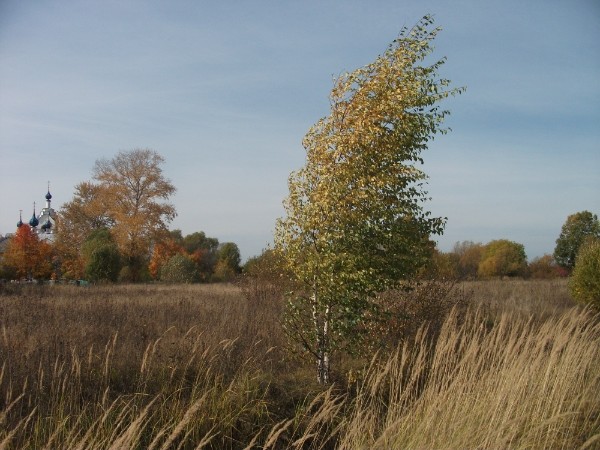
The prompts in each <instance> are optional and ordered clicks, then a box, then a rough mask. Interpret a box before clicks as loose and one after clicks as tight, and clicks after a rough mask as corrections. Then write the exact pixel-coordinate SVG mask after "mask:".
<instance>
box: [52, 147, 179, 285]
mask: <svg viewBox="0 0 600 450" xmlns="http://www.w3.org/2000/svg"><path fill="white" fill-rule="evenodd" d="M163 163H164V158H163V157H162V156H161V155H159V154H158V153H157V152H155V151H154V150H150V149H134V150H130V151H121V152H119V153H118V154H117V155H116V156H115V157H114V158H112V159H100V160H98V161H96V164H95V166H94V168H93V180H92V181H91V182H90V181H85V182H82V183H80V184H79V185H78V186H77V187H76V189H75V195H74V198H73V200H72V201H71V202H68V203H66V204H65V205H64V206H63V207H62V209H61V217H62V218H64V219H63V221H61V227H60V230H59V234H60V235H61V236H60V237H59V241H60V242H62V243H64V244H65V245H66V247H68V246H69V243H70V244H71V246H72V244H73V243H74V244H76V248H81V245H82V244H83V242H84V241H85V239H86V238H87V237H88V236H89V235H90V233H91V232H92V231H93V230H96V229H100V228H107V229H109V230H110V233H111V235H112V236H113V238H114V240H115V242H116V244H117V246H118V249H119V252H120V253H121V254H122V255H123V257H124V260H125V261H124V262H125V264H126V265H127V266H128V273H130V275H131V278H132V279H133V280H136V279H138V278H139V276H140V271H141V267H142V266H143V265H145V260H146V259H147V258H148V256H149V252H150V248H151V244H152V242H153V241H154V240H160V238H161V236H162V235H165V234H166V233H167V232H168V229H167V225H168V223H169V222H171V221H172V220H173V218H174V217H175V215H176V212H175V208H174V206H173V205H172V204H170V203H168V199H169V197H170V196H171V195H172V194H173V193H174V192H175V187H174V186H173V184H172V183H171V182H170V181H169V180H168V179H166V178H165V177H164V175H163V172H162V164H163ZM65 250H67V249H66V248H65ZM65 253H68V251H65ZM68 256H69V257H70V258H72V259H73V260H77V258H78V257H79V255H77V254H75V255H68Z"/></svg>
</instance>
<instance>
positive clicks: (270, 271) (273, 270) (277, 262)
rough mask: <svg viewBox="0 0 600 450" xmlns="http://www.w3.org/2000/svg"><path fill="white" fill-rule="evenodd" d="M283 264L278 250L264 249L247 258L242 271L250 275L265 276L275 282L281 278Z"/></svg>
mask: <svg viewBox="0 0 600 450" xmlns="http://www.w3.org/2000/svg"><path fill="white" fill-rule="evenodd" d="M284 266H285V263H284V261H283V260H282V258H281V255H280V254H279V253H278V252H276V251H274V250H273V249H266V250H263V252H262V253H261V254H260V255H258V256H253V257H251V258H248V260H247V261H246V263H245V264H244V266H243V267H242V272H243V273H244V275H248V276H250V277H256V278H265V279H268V280H272V281H273V282H275V280H280V279H281V278H282V276H283V271H284ZM278 282H279V281H278Z"/></svg>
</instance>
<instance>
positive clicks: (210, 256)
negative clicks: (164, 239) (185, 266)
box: [182, 231, 219, 281]
mask: <svg viewBox="0 0 600 450" xmlns="http://www.w3.org/2000/svg"><path fill="white" fill-rule="evenodd" d="M182 245H183V248H184V249H185V251H186V252H187V254H188V255H190V258H191V259H192V260H193V261H194V262H195V263H196V265H197V266H198V271H199V274H200V279H201V280H202V281H210V279H211V277H212V275H213V273H214V271H215V265H216V263H217V253H218V249H219V240H218V239H216V238H211V237H207V236H206V234H205V233H204V232H203V231H197V232H194V233H191V234H188V235H186V236H185V237H184V238H183V242H182Z"/></svg>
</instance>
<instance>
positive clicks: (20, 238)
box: [3, 223, 53, 279]
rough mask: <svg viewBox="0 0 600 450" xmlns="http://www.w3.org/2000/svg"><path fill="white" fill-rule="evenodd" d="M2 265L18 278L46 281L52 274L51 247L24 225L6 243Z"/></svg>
mask: <svg viewBox="0 0 600 450" xmlns="http://www.w3.org/2000/svg"><path fill="white" fill-rule="evenodd" d="M3 264H4V265H5V266H7V268H9V269H8V271H9V272H12V273H14V274H15V275H16V276H17V277H18V278H26V279H48V278H50V276H51V275H52V272H53V266H52V247H51V246H50V244H48V243H47V242H44V241H41V240H40V239H39V238H38V236H37V234H36V233H35V231H34V230H33V229H32V228H31V227H30V226H29V225H28V224H26V223H24V224H23V225H21V226H20V227H19V228H17V231H16V233H15V234H14V236H13V237H12V239H11V240H10V242H9V243H8V246H7V248H6V251H5V252H4V256H3Z"/></svg>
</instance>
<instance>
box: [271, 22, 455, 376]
mask: <svg viewBox="0 0 600 450" xmlns="http://www.w3.org/2000/svg"><path fill="white" fill-rule="evenodd" d="M432 24H433V20H432V19H431V17H425V18H423V19H422V21H420V22H419V23H418V24H417V25H416V26H415V27H413V28H412V29H404V30H402V32H401V34H400V36H399V37H398V39H396V40H394V42H393V43H392V44H391V45H390V46H389V48H388V49H387V50H386V51H385V52H384V53H383V54H382V55H381V56H379V57H378V58H377V59H376V60H375V61H374V62H373V63H371V64H368V65H367V66H365V67H362V68H359V69H357V70H355V71H354V72H351V73H346V74H343V75H342V76H340V77H339V78H338V79H337V80H336V82H335V83H334V86H333V89H332V91H331V95H330V103H331V113H330V115H329V116H327V117H324V118H322V119H321V120H319V121H318V122H317V123H316V124H315V125H314V126H313V127H312V128H311V129H310V130H309V131H308V133H307V134H306V136H305V137H304V140H303V145H304V148H305V149H306V153H307V157H306V163H305V165H304V167H303V168H301V169H300V170H298V171H297V172H293V173H292V174H291V176H290V179H289V195H288V197H287V198H286V200H285V202H284V206H285V210H286V217H285V218H283V219H281V220H279V221H278V223H277V227H276V233H275V239H276V248H277V249H278V251H280V252H281V253H282V255H283V256H284V259H285V261H286V262H287V266H288V268H289V269H290V271H291V272H292V273H294V274H295V277H296V279H297V281H298V283H299V284H300V286H301V292H297V293H296V295H295V297H294V298H292V299H291V302H290V308H289V314H288V321H287V327H288V328H287V329H288V332H290V333H291V334H293V335H295V336H296V338H297V340H298V341H300V342H301V343H302V346H303V347H304V348H305V349H306V350H307V351H308V352H309V354H311V355H312V356H313V357H314V358H315V360H316V362H317V372H318V380H319V381H320V382H327V379H328V373H329V354H330V352H331V351H332V350H334V349H335V348H339V347H340V346H347V347H348V348H349V347H352V346H353V345H354V344H355V339H356V338H357V337H359V336H360V333H358V330H359V329H360V326H359V325H360V323H361V321H362V320H363V319H364V318H365V317H366V312H367V311H368V310H369V309H371V307H372V304H371V303H370V302H369V297H370V296H372V295H373V294H375V293H377V292H380V291H383V290H385V289H388V288H393V287H395V286H397V285H398V284H399V283H401V280H403V279H406V278H408V277H411V276H412V275H413V274H414V273H415V272H416V271H417V270H418V269H419V268H420V267H421V266H422V265H424V263H425V262H426V261H427V259H428V258H429V257H430V255H431V246H430V245H429V237H430V235H432V234H441V233H442V231H443V228H444V222H445V221H444V219H443V218H439V217H432V216H431V214H430V213H429V212H428V211H426V210H424V208H423V205H424V203H425V201H427V200H428V198H429V197H428V195H427V192H426V191H425V189H424V184H425V181H426V179H427V176H426V174H425V173H424V172H423V171H422V170H421V169H420V168H419V167H418V166H419V165H420V164H422V163H423V159H422V156H421V152H422V151H423V150H425V149H426V148H427V144H428V142H429V141H430V140H432V139H433V137H434V135H436V134H438V133H445V132H446V131H447V130H446V129H445V128H442V126H441V125H442V122H443V120H444V118H445V117H446V115H447V114H448V111H446V110H442V109H440V108H439V105H438V103H439V102H440V101H441V100H443V99H445V98H447V97H448V96H451V95H455V94H458V93H460V92H462V89H460V88H459V89H456V88H450V87H449V84H450V82H449V81H448V80H446V79H444V78H440V77H439V76H438V70H439V68H440V67H441V66H442V65H443V63H444V59H441V60H438V61H436V62H433V63H432V64H431V65H424V60H425V59H426V57H427V56H428V55H429V54H430V53H431V52H432V41H433V40H434V38H435V37H436V35H437V33H438V31H439V30H438V29H437V28H432Z"/></svg>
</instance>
